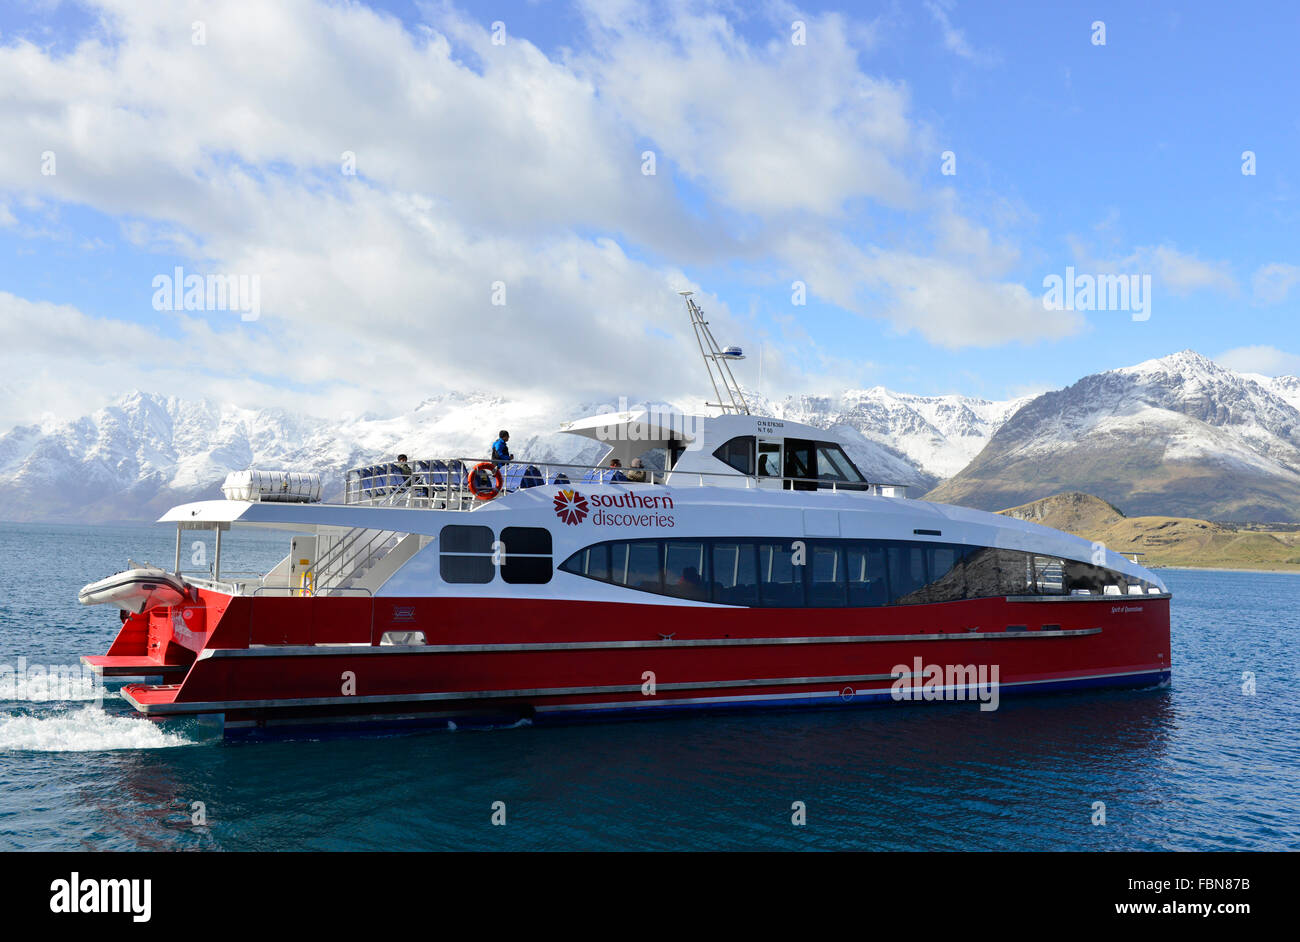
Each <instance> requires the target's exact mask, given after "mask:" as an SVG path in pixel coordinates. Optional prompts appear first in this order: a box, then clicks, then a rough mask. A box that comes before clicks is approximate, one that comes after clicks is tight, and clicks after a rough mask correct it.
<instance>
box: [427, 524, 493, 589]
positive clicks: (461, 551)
mask: <svg viewBox="0 0 1300 942" xmlns="http://www.w3.org/2000/svg"><path fill="white" fill-rule="evenodd" d="M492 543H493V536H492V528H491V527H463V526H447V527H443V528H442V532H441V533H439V534H438V570H439V573H440V575H441V576H442V581H443V582H447V583H451V584H453V585H457V584H459V585H466V584H478V585H482V584H483V583H487V582H491V581H492V577H493V576H494V575H496V564H495V563H494V561H493V558H492V555H493V550H492Z"/></svg>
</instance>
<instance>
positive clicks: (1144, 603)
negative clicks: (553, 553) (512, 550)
mask: <svg viewBox="0 0 1300 942" xmlns="http://www.w3.org/2000/svg"><path fill="white" fill-rule="evenodd" d="M198 595H199V598H198V601H197V602H196V603H194V604H188V603H186V604H182V605H178V606H170V607H165V608H156V609H153V610H152V611H149V612H146V613H144V614H143V615H138V616H133V617H131V618H130V619H128V621H127V622H126V623H125V624H124V625H123V627H122V631H121V633H120V634H119V638H118V640H117V641H116V642H115V643H114V646H113V647H112V648H110V650H109V653H108V655H105V656H99V657H86V658H85V659H84V660H85V661H86V663H87V664H89V665H90V666H91V667H92V668H94V669H96V670H99V671H101V672H102V673H104V674H105V675H110V676H127V675H135V676H145V675H155V674H163V675H170V676H166V677H165V679H167V680H173V681H176V682H174V683H167V684H152V685H151V684H130V685H128V686H126V687H124V688H123V690H122V695H123V697H124V698H125V699H126V700H127V701H128V702H129V703H131V704H132V706H133V707H135V709H137V710H139V711H140V712H141V713H144V714H147V715H150V716H178V715H180V716H184V715H200V714H206V715H211V714H219V715H221V717H222V718H223V720H224V723H225V727H226V730H227V731H228V732H229V733H232V734H234V733H238V732H240V731H244V732H247V731H258V730H266V731H270V730H274V729H278V728H296V727H312V726H320V727H332V726H336V725H338V724H343V723H357V722H364V723H377V724H382V725H387V724H399V723H425V724H432V725H446V724H447V723H449V722H450V723H455V724H457V725H465V724H467V723H468V724H485V725H500V724H502V723H509V722H512V721H515V720H519V719H528V720H531V721H534V722H565V721H573V720H585V719H593V718H606V717H612V716H656V715H664V714H667V713H677V712H679V711H686V710H697V711H698V710H704V711H718V710H738V709H757V708H792V707H798V706H815V707H827V706H845V705H863V704H868V703H877V702H890V703H892V702H900V701H902V702H918V701H919V702H930V701H935V700H965V701H979V703H980V704H981V705H982V706H984V707H985V708H986V709H987V708H989V704H990V702H991V703H992V706H993V707H996V702H997V701H998V700H1000V698H1001V697H1004V696H1010V695H1015V694H1025V693H1042V692H1047V691H1064V690H1077V689H1086V688H1097V687H1140V686H1153V685H1158V684H1163V683H1167V682H1168V681H1169V679H1170V656H1171V654H1170V645H1169V597H1168V596H1167V595H1161V596H1155V597H1152V596H1137V597H1125V596H1105V597H1090V598H1077V597H1034V598H1027V597H1006V598H988V599H971V600H963V601H956V602H945V603H940V604H931V605H911V606H898V607H881V608H869V609H851V608H838V609H834V608H827V609H807V608H801V609H753V608H730V607H717V606H704V605H701V606H689V605H688V606H682V605H660V604H645V605H635V604H631V605H629V604H617V603H608V602H591V601H567V600H539V599H451V598H377V599H370V598H319V597H318V598H250V597H231V596H228V595H224V594H222V593H219V592H214V591H210V590H206V589H205V590H200V591H199V593H198ZM665 625H671V627H672V628H673V629H674V630H673V632H672V634H671V636H669V637H665V636H664V635H663V633H662V632H661V631H660V630H659V629H660V628H662V627H663V626H665ZM393 632H401V634H397V635H394V634H392V633H393ZM409 632H419V633H420V635H415V636H412V635H410V634H407V633H409ZM385 634H387V635H388V637H389V638H392V637H398V638H404V639H405V638H411V637H417V638H418V637H420V636H422V637H423V638H424V639H425V643H420V644H397V645H393V644H384V643H380V642H381V640H382V639H383V638H384V637H385ZM538 639H547V640H545V641H542V640H538ZM557 639H558V640H557Z"/></svg>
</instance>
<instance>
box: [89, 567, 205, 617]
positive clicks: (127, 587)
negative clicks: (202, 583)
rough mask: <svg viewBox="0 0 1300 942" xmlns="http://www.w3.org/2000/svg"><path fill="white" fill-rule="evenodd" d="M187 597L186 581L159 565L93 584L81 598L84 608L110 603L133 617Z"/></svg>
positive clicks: (127, 571) (139, 568)
mask: <svg viewBox="0 0 1300 942" xmlns="http://www.w3.org/2000/svg"><path fill="white" fill-rule="evenodd" d="M184 598H185V582H184V580H182V579H180V578H179V577H177V576H176V575H174V574H172V573H170V572H166V571H165V570H162V569H159V568H158V567H157V566H135V567H133V568H131V569H127V570H125V571H124V572H119V573H117V574H116V575H112V576H109V577H108V578H107V579H100V580H99V581H98V582H92V583H91V584H90V585H88V586H86V587H85V588H83V589H82V590H81V592H80V593H78V595H77V601H78V602H80V603H81V604H82V605H103V604H105V603H110V604H113V605H116V606H117V607H118V608H120V609H122V611H124V612H130V613H131V614H133V615H139V614H140V613H141V612H146V611H148V610H149V609H151V608H157V607H158V606H159V605H175V604H176V603H177V602H180V601H181V600H183V599H184Z"/></svg>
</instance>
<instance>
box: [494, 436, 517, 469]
mask: <svg viewBox="0 0 1300 942" xmlns="http://www.w3.org/2000/svg"><path fill="white" fill-rule="evenodd" d="M509 441H510V433H509V432H507V431H506V430H505V429H502V430H501V431H500V433H498V435H497V440H496V441H494V442H493V443H492V460H493V461H494V462H496V463H497V464H505V463H506V462H507V461H513V460H514V457H515V456H514V455H512V454H510V445H509V444H508V443H509Z"/></svg>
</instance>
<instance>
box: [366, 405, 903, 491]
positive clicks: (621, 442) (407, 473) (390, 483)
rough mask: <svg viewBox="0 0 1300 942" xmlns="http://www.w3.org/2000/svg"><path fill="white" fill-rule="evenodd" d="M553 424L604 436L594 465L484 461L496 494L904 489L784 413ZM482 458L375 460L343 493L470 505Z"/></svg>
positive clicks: (658, 411) (632, 416) (644, 414)
mask: <svg viewBox="0 0 1300 942" xmlns="http://www.w3.org/2000/svg"><path fill="white" fill-rule="evenodd" d="M561 430H562V431H564V432H568V433H569V434H572V435H578V436H581V437H584V438H588V439H591V440H592V441H596V442H599V443H601V444H604V445H605V446H606V449H605V453H604V454H603V455H602V456H601V458H600V460H599V461H598V462H597V463H596V464H594V465H583V464H568V463H563V462H552V461H530V460H527V459H515V460H512V461H498V462H491V464H493V465H495V467H496V468H497V469H498V471H499V472H500V474H501V477H502V487H501V488H500V494H507V493H511V492H514V491H516V490H520V489H524V488H529V487H537V486H540V485H543V484H558V485H561V486H566V485H584V486H587V487H591V486H599V485H601V484H614V483H622V484H661V485H665V486H670V487H679V488H680V487H737V488H747V489H762V490H777V491H781V490H785V491H791V490H793V491H812V492H815V491H829V492H833V493H854V494H872V495H875V496H883V497H906V496H907V487H908V485H906V484H899V483H883V482H872V481H869V480H868V479H867V477H866V475H864V474H863V473H862V472H861V471H860V470H859V469H858V467H857V466H856V465H855V464H854V462H853V461H852V459H851V458H850V457H849V456H848V454H847V453H846V451H845V449H844V443H843V442H842V441H841V440H840V439H839V436H837V435H835V434H834V433H833V432H830V431H827V430H825V429H819V428H815V427H813V426H810V425H803V424H801V423H797V422H788V421H785V420H783V419H773V418H767V417H763V416H753V415H749V414H724V415H720V416H702V415H691V414H688V413H684V412H679V411H676V410H672V409H662V408H659V407H655V406H645V407H639V408H636V409H632V410H625V411H622V412H611V413H606V414H602V415H596V416H591V417H589V418H586V419H581V420H579V421H576V422H569V423H566V424H565V425H563V426H562V427H561ZM483 463H484V459H481V458H465V457H459V458H429V459H422V460H416V461H410V462H408V463H407V464H406V466H405V467H403V466H402V465H399V464H398V463H397V462H384V463H381V464H374V465H367V466H363V467H358V468H353V469H351V470H350V471H348V472H347V477H346V481H345V487H344V498H343V499H344V503H346V504H367V505H371V506H402V507H423V508H430V509H437V510H473V509H475V508H476V507H479V506H482V504H483V503H484V500H483V499H482V498H481V497H480V496H479V495H478V494H475V493H474V492H473V490H472V489H471V486H470V484H471V472H472V471H473V469H474V468H475V467H476V466H480V465H482V464H483ZM638 463H639V464H641V465H643V466H642V467H637V466H636V465H637V464H638Z"/></svg>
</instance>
